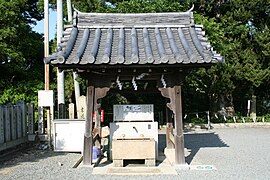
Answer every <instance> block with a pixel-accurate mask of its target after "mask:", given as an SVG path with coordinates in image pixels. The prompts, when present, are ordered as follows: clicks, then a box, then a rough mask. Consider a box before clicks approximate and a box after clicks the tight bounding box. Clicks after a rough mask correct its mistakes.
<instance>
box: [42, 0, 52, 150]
mask: <svg viewBox="0 0 270 180" xmlns="http://www.w3.org/2000/svg"><path fill="white" fill-rule="evenodd" d="M44 56H45V57H48V56H49V0H44ZM45 90H46V91H49V90H50V70H49V64H45ZM50 110H51V111H53V108H52V107H51V108H49V109H47V110H46V114H47V135H48V145H49V147H51V119H52V118H53V117H51V113H50ZM52 114H53V113H52Z"/></svg>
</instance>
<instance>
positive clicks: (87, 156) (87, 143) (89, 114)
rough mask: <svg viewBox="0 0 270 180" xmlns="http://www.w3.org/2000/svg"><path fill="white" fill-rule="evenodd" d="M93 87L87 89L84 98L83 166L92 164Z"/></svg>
mask: <svg viewBox="0 0 270 180" xmlns="http://www.w3.org/2000/svg"><path fill="white" fill-rule="evenodd" d="M94 91H95V89H94V86H88V87H87V96H86V104H87V106H86V108H87V110H86V120H85V133H84V145H83V165H91V164H92V147H93V137H92V128H93V127H92V126H93V106H94V105H93V104H94V93H95V92H94Z"/></svg>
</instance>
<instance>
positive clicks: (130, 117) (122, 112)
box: [113, 104, 154, 121]
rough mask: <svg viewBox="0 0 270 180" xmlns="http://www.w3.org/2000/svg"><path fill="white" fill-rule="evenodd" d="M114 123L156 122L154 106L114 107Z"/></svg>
mask: <svg viewBox="0 0 270 180" xmlns="http://www.w3.org/2000/svg"><path fill="white" fill-rule="evenodd" d="M113 118H114V119H113V120H114V121H154V106H153V104H138V105H114V106H113Z"/></svg>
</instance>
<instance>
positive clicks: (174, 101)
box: [159, 86, 185, 165]
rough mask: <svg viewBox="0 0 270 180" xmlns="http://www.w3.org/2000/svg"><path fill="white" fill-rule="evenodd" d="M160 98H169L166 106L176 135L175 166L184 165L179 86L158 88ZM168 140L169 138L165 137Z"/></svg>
mask: <svg viewBox="0 0 270 180" xmlns="http://www.w3.org/2000/svg"><path fill="white" fill-rule="evenodd" d="M159 90H160V91H161V94H162V96H164V97H166V98H169V99H170V103H167V106H168V108H169V109H170V110H172V111H173V113H174V124H175V130H176V134H175V136H174V138H175V164H177V165H184V164H185V154H184V150H185V147H184V134H183V119H182V97H181V86H173V87H172V88H171V87H169V88H159ZM167 138H169V137H167Z"/></svg>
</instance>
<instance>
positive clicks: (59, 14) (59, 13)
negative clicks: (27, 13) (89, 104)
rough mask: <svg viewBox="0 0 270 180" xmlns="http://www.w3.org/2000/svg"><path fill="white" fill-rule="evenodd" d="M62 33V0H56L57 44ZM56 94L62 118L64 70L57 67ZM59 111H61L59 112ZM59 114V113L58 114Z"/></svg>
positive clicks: (59, 42)
mask: <svg viewBox="0 0 270 180" xmlns="http://www.w3.org/2000/svg"><path fill="white" fill-rule="evenodd" d="M62 33H63V1H62V0H57V45H60V44H61V37H62ZM57 72H58V73H57V90H58V91H57V94H58V111H59V118H64V117H65V115H64V114H65V113H64V109H65V108H64V105H65V89H64V87H65V85H64V82H65V80H64V71H61V70H59V69H58V71H57ZM60 112H61V113H60ZM60 114H61V115H60Z"/></svg>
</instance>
